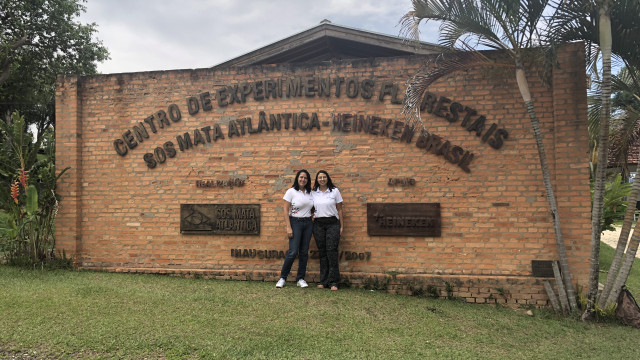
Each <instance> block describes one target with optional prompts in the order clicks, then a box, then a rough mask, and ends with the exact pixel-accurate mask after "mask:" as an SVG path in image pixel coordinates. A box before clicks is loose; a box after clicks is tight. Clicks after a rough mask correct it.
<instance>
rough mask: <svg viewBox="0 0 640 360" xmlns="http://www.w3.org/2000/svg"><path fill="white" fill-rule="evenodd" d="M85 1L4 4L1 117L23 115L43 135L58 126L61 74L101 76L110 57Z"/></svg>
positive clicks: (8, 0) (6, 0)
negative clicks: (86, 17) (86, 18)
mask: <svg viewBox="0 0 640 360" xmlns="http://www.w3.org/2000/svg"><path fill="white" fill-rule="evenodd" d="M84 2H85V0H39V1H14V0H0V117H4V116H5V115H6V114H9V113H13V112H14V111H20V112H21V113H22V114H24V115H26V117H27V119H28V121H29V123H30V124H35V125H36V127H37V129H38V132H39V133H41V132H42V131H44V130H45V129H46V128H48V127H49V126H50V125H53V124H55V110H54V103H55V82H56V76H57V75H58V74H78V75H89V74H95V73H96V63H97V62H101V61H104V60H106V59H108V52H107V50H106V48H105V47H104V46H103V45H102V43H101V42H100V41H97V40H94V37H95V34H96V24H81V23H80V22H79V21H78V17H79V16H80V14H81V13H82V12H84V11H85V7H84V6H83V5H82V3H84Z"/></svg>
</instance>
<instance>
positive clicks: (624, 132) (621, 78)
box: [598, 65, 640, 308]
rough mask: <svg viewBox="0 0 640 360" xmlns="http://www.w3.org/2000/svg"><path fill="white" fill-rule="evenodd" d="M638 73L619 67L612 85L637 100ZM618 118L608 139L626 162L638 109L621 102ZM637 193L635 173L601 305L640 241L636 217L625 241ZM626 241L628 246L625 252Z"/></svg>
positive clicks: (637, 128) (638, 131) (624, 274)
mask: <svg viewBox="0 0 640 360" xmlns="http://www.w3.org/2000/svg"><path fill="white" fill-rule="evenodd" d="M639 76H640V74H639V72H638V70H637V69H636V68H635V67H634V66H632V65H629V66H628V67H625V68H623V69H622V71H621V72H620V74H619V75H618V76H617V77H614V78H613V82H612V88H613V90H614V91H618V92H619V93H623V94H630V96H631V97H632V98H635V99H636V103H637V102H638V101H640V78H639ZM621 120H622V123H621V124H620V125H619V127H618V128H617V129H615V130H614V132H613V136H612V139H613V141H614V144H615V146H614V147H613V151H614V157H615V158H616V159H619V161H621V160H622V159H624V162H625V166H626V159H627V158H628V153H629V147H630V146H631V145H632V144H634V143H636V142H637V141H638V139H640V111H639V110H638V109H637V108H635V107H633V106H631V105H626V106H624V113H623V116H622V119H621ZM636 173H640V159H638V167H637V169H636ZM639 194H640V180H639V179H638V178H637V177H636V178H634V181H633V187H632V191H631V195H630V196H629V203H630V204H629V205H628V206H627V211H626V214H625V218H624V222H623V225H622V231H621V233H620V238H619V239H618V245H617V246H616V251H615V253H614V256H613V260H612V262H611V267H610V268H609V273H608V275H607V280H606V282H605V285H604V289H603V290H602V293H601V295H600V299H599V301H598V305H599V306H600V307H601V308H606V307H609V306H611V305H612V304H614V303H615V302H616V300H617V298H618V295H619V294H620V289H621V288H622V285H624V283H625V282H626V281H627V278H628V277H629V273H630V271H631V267H632V265H633V261H634V259H635V254H636V252H637V251H638V245H639V244H640V221H639V222H638V223H636V228H635V229H634V235H633V236H632V238H631V241H630V242H629V240H628V239H629V233H630V231H631V226H632V222H633V216H634V212H635V209H636V206H635V205H636V204H635V202H636V201H637V199H638V195H639ZM627 244H628V246H629V248H628V249H627V252H626V254H625V249H626V248H627ZM623 257H624V258H623Z"/></svg>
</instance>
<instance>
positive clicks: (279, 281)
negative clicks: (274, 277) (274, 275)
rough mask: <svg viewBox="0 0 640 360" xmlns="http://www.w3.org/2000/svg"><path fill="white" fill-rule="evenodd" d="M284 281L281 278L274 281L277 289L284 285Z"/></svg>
mask: <svg viewBox="0 0 640 360" xmlns="http://www.w3.org/2000/svg"><path fill="white" fill-rule="evenodd" d="M285 282H286V281H285V280H284V279H283V278H280V280H278V282H277V283H276V287H277V288H278V289H280V288H282V287H284V283H285Z"/></svg>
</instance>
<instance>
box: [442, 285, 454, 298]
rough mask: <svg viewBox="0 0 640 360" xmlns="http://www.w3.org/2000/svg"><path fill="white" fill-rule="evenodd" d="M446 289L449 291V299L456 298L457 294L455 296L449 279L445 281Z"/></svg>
mask: <svg viewBox="0 0 640 360" xmlns="http://www.w3.org/2000/svg"><path fill="white" fill-rule="evenodd" d="M444 290H445V291H446V292H447V299H449V300H453V299H455V296H453V285H452V284H451V283H450V282H448V281H445V282H444Z"/></svg>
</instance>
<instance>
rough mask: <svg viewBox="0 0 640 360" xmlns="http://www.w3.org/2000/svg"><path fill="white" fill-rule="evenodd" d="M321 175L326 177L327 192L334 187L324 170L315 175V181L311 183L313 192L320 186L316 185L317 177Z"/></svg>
mask: <svg viewBox="0 0 640 360" xmlns="http://www.w3.org/2000/svg"><path fill="white" fill-rule="evenodd" d="M321 173H322V174H325V175H327V187H328V188H329V191H331V190H333V189H334V188H335V187H336V186H335V185H333V182H332V181H331V176H329V173H328V172H326V171H324V170H320V171H318V173H317V174H316V181H314V183H313V191H316V190H318V188H319V187H320V185H318V175H320V174H321Z"/></svg>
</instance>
